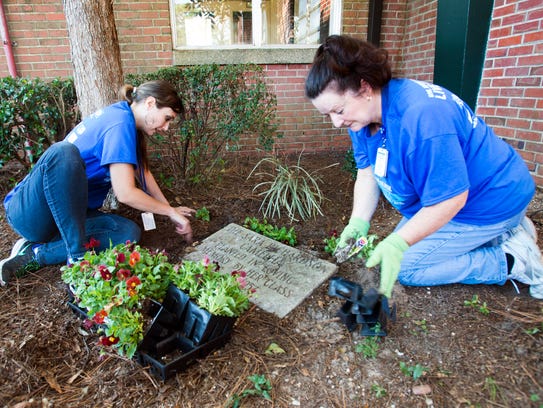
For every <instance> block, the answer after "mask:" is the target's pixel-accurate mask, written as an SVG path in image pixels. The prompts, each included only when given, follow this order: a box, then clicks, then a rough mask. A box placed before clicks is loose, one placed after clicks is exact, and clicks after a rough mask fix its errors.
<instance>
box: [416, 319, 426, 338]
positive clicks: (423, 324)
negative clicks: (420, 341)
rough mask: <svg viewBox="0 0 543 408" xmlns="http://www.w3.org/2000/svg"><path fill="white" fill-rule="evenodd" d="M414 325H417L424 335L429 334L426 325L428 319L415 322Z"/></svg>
mask: <svg viewBox="0 0 543 408" xmlns="http://www.w3.org/2000/svg"><path fill="white" fill-rule="evenodd" d="M413 323H415V324H416V325H417V326H418V328H419V329H420V330H421V331H422V332H423V333H424V334H427V333H428V326H427V325H426V319H421V320H415V321H413Z"/></svg>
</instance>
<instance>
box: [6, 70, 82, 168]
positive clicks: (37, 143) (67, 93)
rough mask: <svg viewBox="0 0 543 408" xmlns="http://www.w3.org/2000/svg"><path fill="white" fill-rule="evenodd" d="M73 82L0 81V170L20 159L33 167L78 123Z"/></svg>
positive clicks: (66, 80)
mask: <svg viewBox="0 0 543 408" xmlns="http://www.w3.org/2000/svg"><path fill="white" fill-rule="evenodd" d="M76 104H77V97H76V94H75V87H74V84H73V80H72V79H54V80H53V81H51V82H45V81H43V80H41V79H39V78H35V79H28V78H12V77H5V78H1V79H0V122H1V123H2V127H1V133H0V167H2V165H3V164H4V163H6V162H7V161H9V160H18V161H19V162H20V163H22V164H23V165H24V166H25V167H27V168H30V167H31V166H32V165H33V164H34V163H35V162H36V161H37V160H38V158H39V157H40V156H41V155H42V153H43V152H44V151H45V149H47V147H49V146H50V145H52V144H53V143H54V142H57V141H59V140H62V139H64V136H66V134H67V133H68V132H69V131H70V130H71V129H72V127H73V126H74V125H75V124H76V123H77V121H78V120H79V112H78V110H77V105H76Z"/></svg>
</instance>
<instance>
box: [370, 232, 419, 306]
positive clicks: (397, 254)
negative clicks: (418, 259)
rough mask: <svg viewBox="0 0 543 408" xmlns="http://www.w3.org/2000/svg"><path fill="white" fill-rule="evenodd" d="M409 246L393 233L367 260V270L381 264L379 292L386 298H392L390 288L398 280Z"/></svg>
mask: <svg viewBox="0 0 543 408" xmlns="http://www.w3.org/2000/svg"><path fill="white" fill-rule="evenodd" d="M408 248H409V245H408V244H407V242H405V240H404V239H403V238H402V237H400V236H399V235H398V234H396V233H395V232H393V233H392V234H390V235H389V236H388V237H386V238H385V239H384V240H382V241H381V242H380V243H379V244H378V245H377V246H376V247H375V249H374V250H373V253H372V254H371V256H370V257H369V258H368V261H367V262H366V266H367V267H368V268H371V267H374V266H376V265H378V264H381V284H380V286H379V292H381V293H382V294H383V295H385V296H386V297H387V298H390V297H391V296H392V288H394V283H395V282H396V279H398V274H399V273H400V265H401V263H402V258H403V253H404V252H405V251H407V249H408Z"/></svg>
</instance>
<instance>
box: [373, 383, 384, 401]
mask: <svg viewBox="0 0 543 408" xmlns="http://www.w3.org/2000/svg"><path fill="white" fill-rule="evenodd" d="M371 391H372V392H373V395H375V398H383V397H386V395H387V390H386V389H384V388H383V387H381V386H380V385H379V384H372V386H371Z"/></svg>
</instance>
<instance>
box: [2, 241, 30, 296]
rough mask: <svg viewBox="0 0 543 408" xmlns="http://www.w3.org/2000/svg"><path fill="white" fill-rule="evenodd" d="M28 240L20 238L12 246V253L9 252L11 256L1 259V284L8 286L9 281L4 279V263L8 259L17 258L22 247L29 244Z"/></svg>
mask: <svg viewBox="0 0 543 408" xmlns="http://www.w3.org/2000/svg"><path fill="white" fill-rule="evenodd" d="M28 242H29V241H27V240H26V239H24V238H20V239H18V240H17V242H16V243H15V245H13V248H11V253H10V254H9V258H6V259H3V260H2V261H0V286H6V284H7V282H6V281H5V280H4V271H3V269H4V264H5V263H6V262H7V261H9V260H11V259H13V258H15V257H16V256H17V255H18V254H19V252H21V249H23V248H24V247H25V245H27V243H28Z"/></svg>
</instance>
